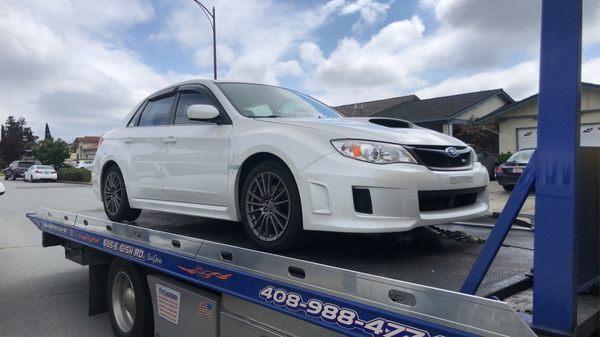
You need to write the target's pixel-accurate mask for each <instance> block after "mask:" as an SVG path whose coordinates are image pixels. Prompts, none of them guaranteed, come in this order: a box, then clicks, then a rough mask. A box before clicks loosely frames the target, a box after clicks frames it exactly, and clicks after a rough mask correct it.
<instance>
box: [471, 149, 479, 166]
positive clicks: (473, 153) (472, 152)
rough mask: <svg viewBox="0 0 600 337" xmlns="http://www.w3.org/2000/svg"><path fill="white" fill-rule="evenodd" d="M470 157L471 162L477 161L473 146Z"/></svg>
mask: <svg viewBox="0 0 600 337" xmlns="http://www.w3.org/2000/svg"><path fill="white" fill-rule="evenodd" d="M471 158H473V160H472V162H473V163H476V162H478V161H479V158H477V153H476V152H475V150H474V149H473V148H471Z"/></svg>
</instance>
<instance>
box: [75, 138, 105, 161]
mask: <svg viewBox="0 0 600 337" xmlns="http://www.w3.org/2000/svg"><path fill="white" fill-rule="evenodd" d="M99 141H100V137H97V136H84V137H77V138H75V140H74V141H73V145H72V147H71V158H70V159H71V160H77V161H79V160H93V159H94V157H95V156H96V151H98V142H99Z"/></svg>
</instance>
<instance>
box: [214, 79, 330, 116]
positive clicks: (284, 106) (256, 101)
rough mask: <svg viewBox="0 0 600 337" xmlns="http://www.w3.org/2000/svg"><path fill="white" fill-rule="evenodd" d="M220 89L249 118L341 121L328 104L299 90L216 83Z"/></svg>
mask: <svg viewBox="0 0 600 337" xmlns="http://www.w3.org/2000/svg"><path fill="white" fill-rule="evenodd" d="M217 86H218V87H219V89H221V91H222V92H223V94H225V96H226V97H227V99H228V100H229V101H230V102H231V103H232V104H233V106H234V107H235V108H236V109H237V110H238V111H239V112H240V113H241V114H242V115H244V116H246V117H252V118H274V117H312V118H341V116H340V115H339V114H338V113H337V112H336V111H335V110H333V109H331V108H330V107H328V106H327V105H325V104H323V103H321V102H319V101H317V100H316V99H314V98H312V97H310V96H307V95H304V94H302V93H299V92H297V91H293V90H289V89H284V88H280V87H274V86H270V85H262V84H250V83H217Z"/></svg>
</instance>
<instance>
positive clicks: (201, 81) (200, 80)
mask: <svg viewBox="0 0 600 337" xmlns="http://www.w3.org/2000/svg"><path fill="white" fill-rule="evenodd" d="M218 83H240V84H259V85H268V86H273V85H271V84H265V83H257V82H243V81H229V80H209V79H203V78H197V79H191V80H187V81H181V82H178V83H175V84H171V85H169V86H167V87H164V88H162V89H160V90H157V91H155V92H153V93H152V94H151V95H148V96H147V97H152V96H156V95H160V94H163V93H165V91H170V90H172V89H174V88H176V87H179V86H182V85H187V84H201V85H207V84H218Z"/></svg>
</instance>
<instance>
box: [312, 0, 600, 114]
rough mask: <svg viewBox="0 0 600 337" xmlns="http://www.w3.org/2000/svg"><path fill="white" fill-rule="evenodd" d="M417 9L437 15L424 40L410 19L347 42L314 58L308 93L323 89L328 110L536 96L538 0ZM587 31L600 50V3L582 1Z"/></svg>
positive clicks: (427, 4) (448, 1)
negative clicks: (476, 95)
mask: <svg viewBox="0 0 600 337" xmlns="http://www.w3.org/2000/svg"><path fill="white" fill-rule="evenodd" d="M420 5H421V7H422V9H424V10H426V11H427V10H430V11H433V13H434V14H435V17H436V19H437V21H438V22H437V24H438V26H437V27H436V28H435V29H434V30H432V31H429V32H427V34H425V30H426V27H425V26H424V24H423V22H422V21H421V20H420V19H419V17H416V16H413V18H412V19H411V20H401V21H396V22H392V23H389V24H388V25H386V26H384V27H383V28H381V29H380V30H379V32H378V33H376V34H375V35H374V36H372V37H371V38H370V39H369V40H368V41H367V42H364V43H361V42H359V40H357V39H355V38H352V37H346V38H343V39H341V40H340V41H339V43H338V45H337V47H336V48H335V49H334V50H333V51H332V52H331V53H330V54H329V55H325V56H323V57H322V58H321V59H320V58H319V57H315V58H313V60H319V59H320V61H316V62H315V61H313V62H312V63H313V64H314V63H316V66H315V67H314V69H315V70H314V75H312V73H311V74H310V75H309V76H307V85H306V87H307V88H315V87H316V88H320V89H323V91H322V92H318V91H315V93H314V94H316V95H318V96H320V97H321V98H322V99H324V100H325V101H327V102H329V103H331V104H340V103H348V102H356V101H358V100H361V99H376V98H381V97H385V96H386V95H388V93H391V94H389V96H398V95H401V94H409V93H413V92H415V91H416V92H417V93H418V94H420V95H424V96H432V95H445V94H451V93H458V92H465V91H470V90H482V89H489V88H491V87H493V88H499V87H505V88H506V89H507V91H508V92H509V93H511V94H513V95H515V96H516V97H517V98H519V97H524V96H526V95H528V94H530V93H533V92H534V91H535V90H537V89H536V87H537V80H538V79H537V77H538V75H537V72H538V71H537V62H538V61H537V58H538V55H539V39H540V16H541V15H540V8H541V1H540V0H537V1H521V0H506V1H493V2H490V1H480V0H422V1H421V2H420ZM583 23H584V33H583V38H584V44H585V45H587V46H590V45H592V44H594V43H598V42H600V33H599V32H600V2H598V1H595V0H585V1H584V22H583ZM310 48H311V50H312V51H313V54H315V55H320V54H319V52H320V49H317V48H315V46H310ZM305 49H308V47H305ZM302 51H303V50H302V49H301V54H300V55H301V57H302V55H303V53H302ZM307 54H308V52H307V51H306V50H304V55H305V58H307V56H306V55H307ZM308 58H310V57H308ZM309 69H310V68H309ZM584 77H585V76H584ZM431 82H433V83H431Z"/></svg>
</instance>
